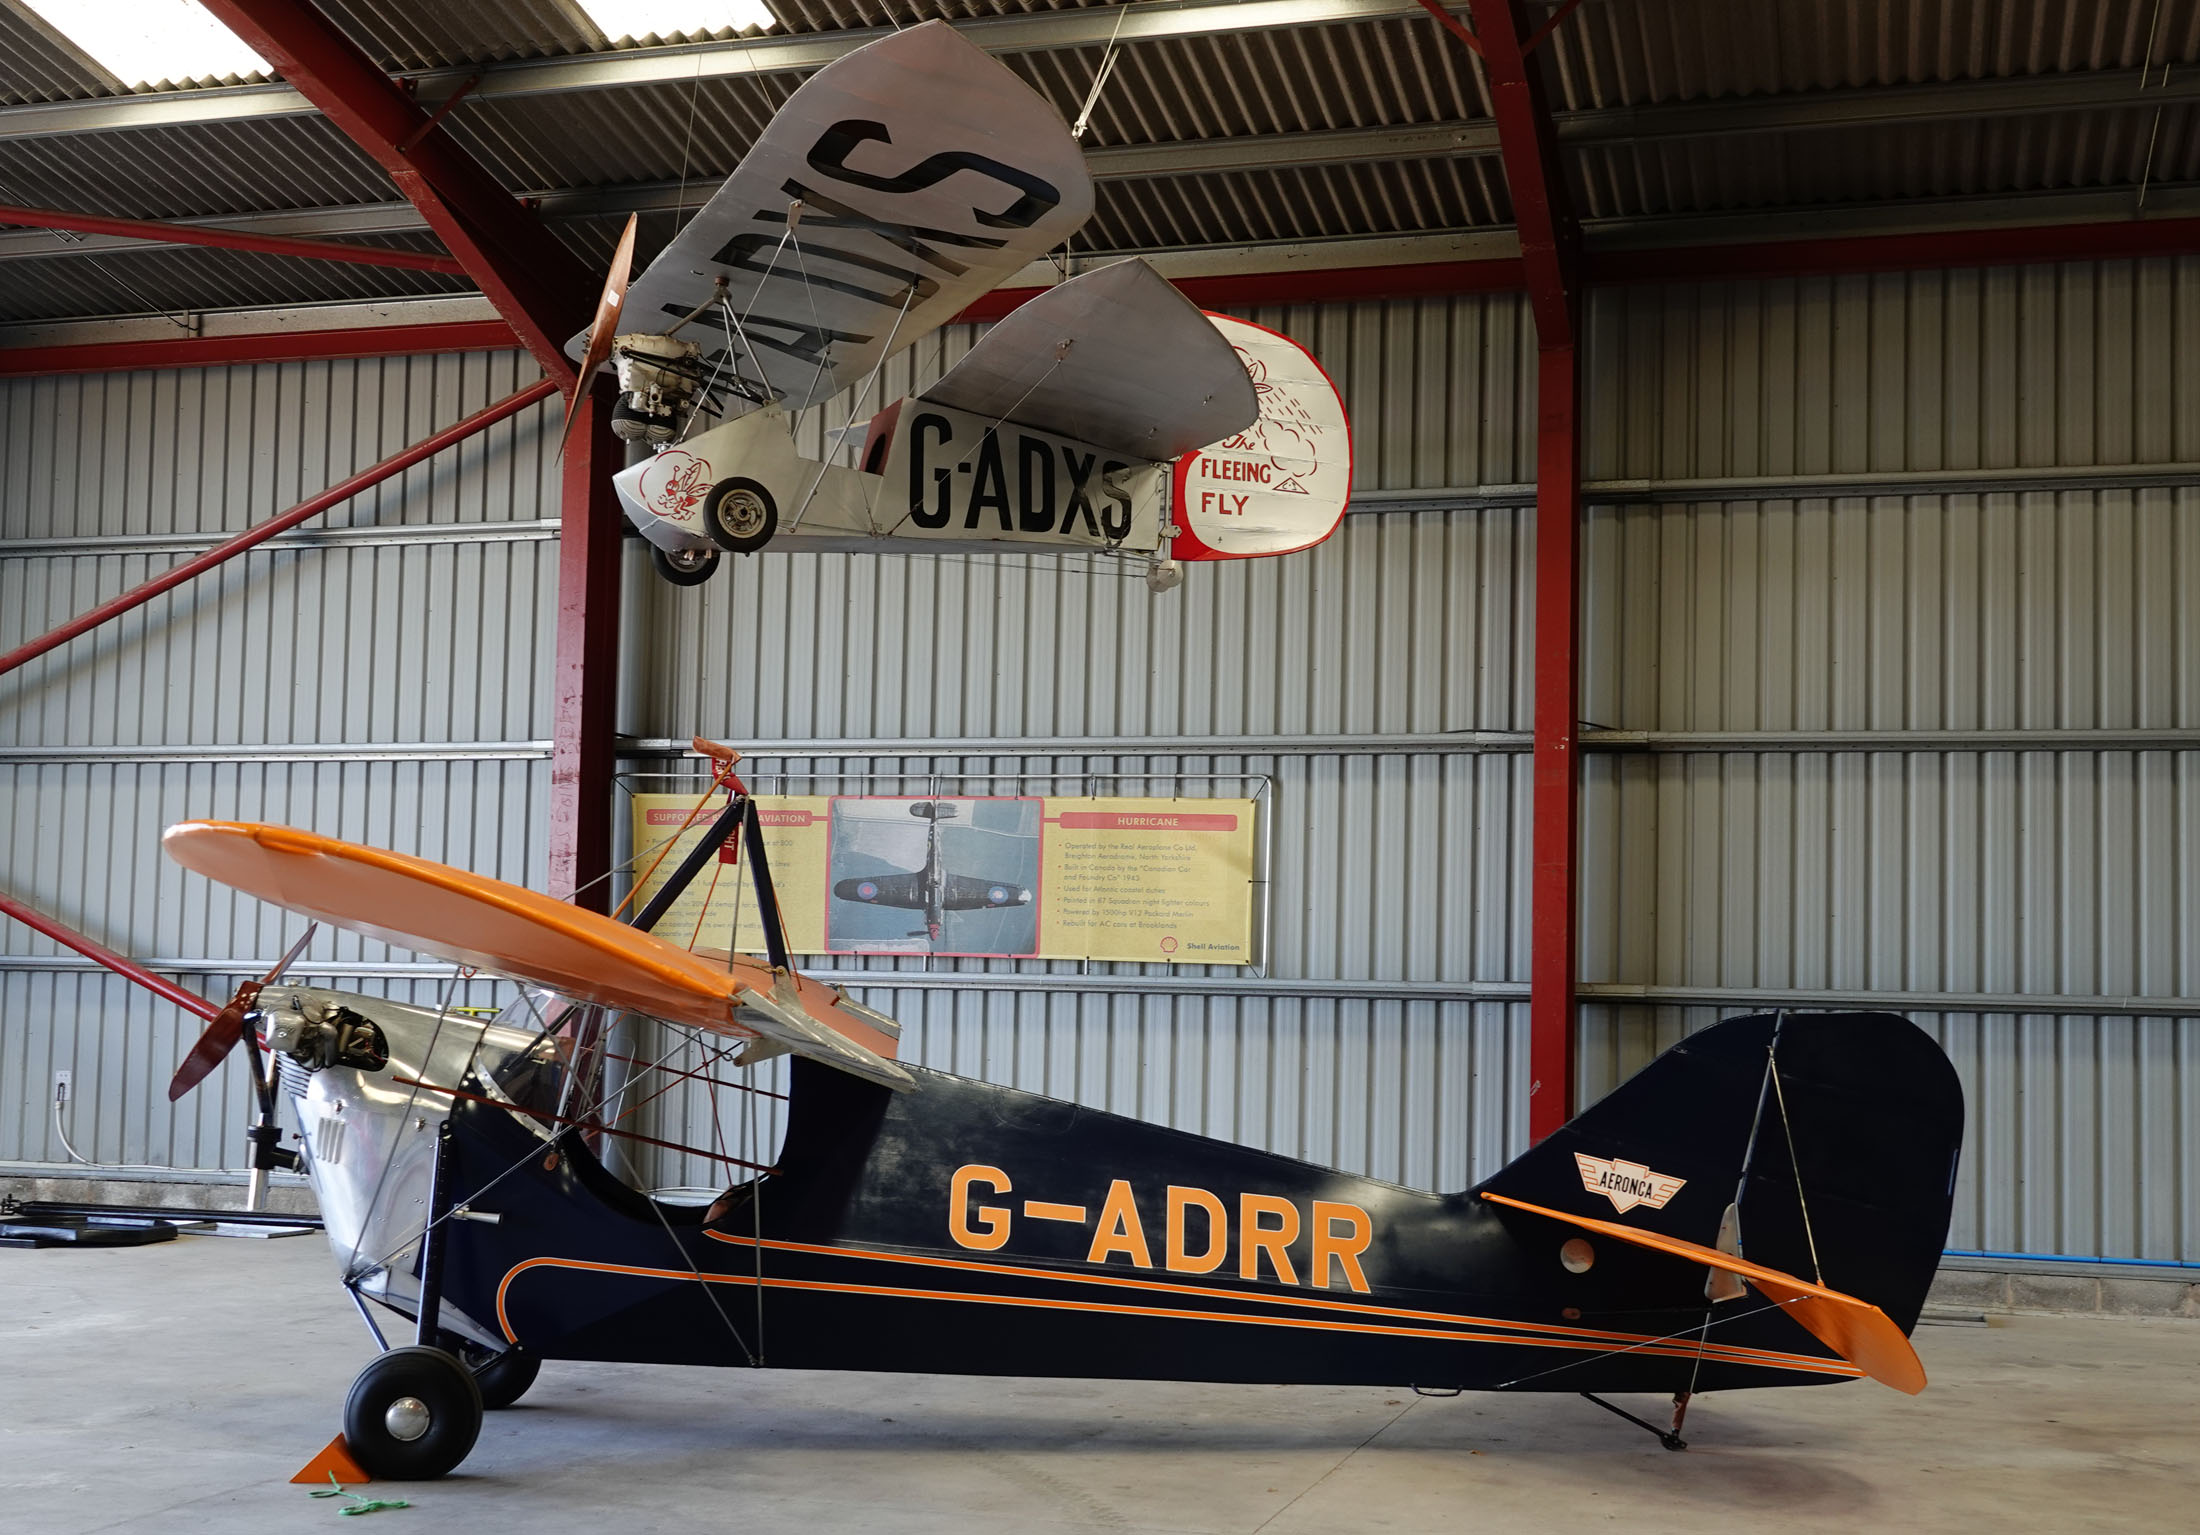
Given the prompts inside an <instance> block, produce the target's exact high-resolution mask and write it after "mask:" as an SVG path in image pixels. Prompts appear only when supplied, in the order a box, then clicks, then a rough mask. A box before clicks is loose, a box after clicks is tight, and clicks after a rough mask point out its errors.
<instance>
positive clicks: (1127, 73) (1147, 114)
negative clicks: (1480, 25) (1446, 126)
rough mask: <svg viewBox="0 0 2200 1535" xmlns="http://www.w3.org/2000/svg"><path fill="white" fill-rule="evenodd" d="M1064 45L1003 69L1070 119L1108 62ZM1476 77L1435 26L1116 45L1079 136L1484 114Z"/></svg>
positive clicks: (1210, 132)
mask: <svg viewBox="0 0 2200 1535" xmlns="http://www.w3.org/2000/svg"><path fill="white" fill-rule="evenodd" d="M1106 51H1107V50H1106V49H1104V48H1062V49H1056V50H1051V51H1049V52H1046V53H1022V54H1013V55H1009V56H1007V57H1005V58H1003V59H1002V62H1003V63H1004V64H1006V65H1008V67H1009V68H1011V69H1013V70H1015V71H1016V73H1017V74H1019V75H1021V76H1022V77H1023V78H1024V79H1025V81H1026V82H1028V83H1029V84H1030V85H1031V86H1032V87H1033V88H1034V89H1036V90H1037V91H1038V92H1039V93H1040V94H1041V95H1043V96H1045V97H1046V98H1047V99H1048V100H1049V101H1051V102H1053V103H1054V106H1055V108H1056V110H1058V111H1059V112H1060V113H1061V114H1062V117H1063V120H1064V121H1067V122H1075V121H1076V119H1077V114H1078V112H1079V111H1080V110H1081V109H1082V107H1083V105H1084V101H1085V97H1086V96H1087V95H1088V94H1089V93H1090V92H1091V90H1092V82H1093V79H1094V77H1095V76H1096V75H1097V74H1098V72H1099V69H1100V62H1101V60H1102V58H1104V57H1105V55H1106ZM1488 115H1489V108H1488V103H1487V98H1486V95H1485V92H1484V90H1483V86H1482V79H1481V74H1480V71H1479V70H1478V69H1476V68H1474V67H1473V61H1472V60H1471V59H1470V58H1469V57H1468V56H1467V54H1466V52H1465V50H1464V49H1462V48H1460V47H1459V46H1458V44H1457V43H1455V42H1453V41H1452V39H1450V38H1449V37H1446V36H1444V35H1443V33H1442V32H1441V31H1439V30H1438V28H1437V26H1436V23H1435V22H1434V21H1433V20H1420V19H1410V18H1409V19H1405V20H1393V21H1378V22H1364V23H1360V24H1357V25H1352V26H1328V27H1301V28H1289V29H1286V28H1276V29H1271V30H1267V31H1259V32H1237V33H1227V34H1220V35H1216V36H1212V37H1183V38H1172V39H1170V40H1168V41H1165V42H1150V43H1138V44H1134V45H1129V46H1126V47H1125V48H1124V49H1123V50H1122V53H1121V56H1120V57H1119V58H1118V59H1117V61H1116V66H1115V71H1114V73H1113V74H1112V75H1110V76H1109V78H1108V81H1107V84H1106V85H1105V86H1104V87H1103V88H1102V90H1101V92H1100V98H1099V100H1098V101H1097V102H1095V103H1094V106H1093V114H1092V126H1091V129H1090V134H1089V141H1090V142H1091V143H1094V144H1156V143H1169V142H1175V141H1181V140H1186V139H1214V138H1229V137H1235V136H1237V135H1240V134H1247V133H1295V132H1306V131H1313V130H1319V129H1325V128H1377V127H1385V126H1389V125H1393V124H1406V123H1435V122H1458V121H1461V120H1463V119H1467V118H1479V117H1487V116H1488Z"/></svg>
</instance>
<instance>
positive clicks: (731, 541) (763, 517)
mask: <svg viewBox="0 0 2200 1535" xmlns="http://www.w3.org/2000/svg"><path fill="white" fill-rule="evenodd" d="M703 531H704V532H706V533H708V534H709V535H710V536H711V537H712V539H714V540H715V541H716V542H717V544H718V547H719V548H721V549H730V550H732V551H733V552H734V553H735V554H754V553H756V551H757V550H759V549H761V548H763V547H764V546H765V545H766V544H768V543H770V542H771V541H772V535H773V534H774V533H776V532H778V531H779V508H778V506H777V505H776V504H775V503H774V502H773V501H772V493H771V492H770V491H768V490H766V489H765V488H764V487H763V486H761V485H759V484H757V483H756V481H754V480H720V481H719V482H718V483H717V484H715V485H713V486H712V487H711V488H710V496H709V499H707V500H705V501H704V502H703Z"/></svg>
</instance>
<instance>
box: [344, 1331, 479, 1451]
mask: <svg viewBox="0 0 2200 1535" xmlns="http://www.w3.org/2000/svg"><path fill="white" fill-rule="evenodd" d="M480 1434H481V1388H480V1387H479V1386H477V1385H476V1384H474V1374H473V1371H471V1370H469V1369H467V1368H466V1366H465V1365H463V1364H462V1363H460V1362H459V1361H458V1359H457V1358H455V1357H454V1356H452V1355H450V1354H446V1353H445V1352H443V1350H441V1349H439V1348H421V1347H418V1346H415V1347H411V1348H393V1349H391V1350H390V1351H389V1352H388V1353H386V1354H379V1355H377V1356H376V1357H374V1358H373V1359H370V1360H369V1361H367V1367H366V1368H365V1369H364V1370H361V1371H360V1372H359V1378H358V1379H357V1380H355V1381H353V1382H352V1383H351V1395H350V1396H348V1397H346V1398H345V1399H344V1443H345V1445H346V1447H347V1448H349V1449H350V1451H351V1453H352V1455H353V1456H354V1457H356V1458H357V1459H358V1462H359V1464H360V1465H361V1466H363V1467H364V1468H365V1469H366V1471H367V1474H368V1475H369V1476H372V1477H374V1478H376V1479H377V1480H380V1481H390V1482H425V1481H432V1480H433V1479H434V1478H436V1477H439V1476H447V1475H449V1474H450V1473H451V1472H452V1471H453V1470H455V1469H457V1466H458V1463H459V1462H460V1461H462V1460H464V1459H465V1458H466V1456H467V1453H468V1452H469V1451H471V1450H472V1449H473V1447H474V1440H475V1439H476V1438H478V1437H479V1436H480Z"/></svg>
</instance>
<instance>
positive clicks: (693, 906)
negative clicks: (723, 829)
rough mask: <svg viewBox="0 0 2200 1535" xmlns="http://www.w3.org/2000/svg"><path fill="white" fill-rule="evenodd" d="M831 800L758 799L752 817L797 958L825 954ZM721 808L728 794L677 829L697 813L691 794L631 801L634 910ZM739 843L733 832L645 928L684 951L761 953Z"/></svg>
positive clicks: (789, 944) (751, 890)
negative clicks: (635, 882) (760, 833)
mask: <svg viewBox="0 0 2200 1535" xmlns="http://www.w3.org/2000/svg"><path fill="white" fill-rule="evenodd" d="M832 803H833V802H832V801H831V800H830V799H828V798H826V797H825V796H824V795H800V796H796V795H779V796H769V797H767V796H764V795H758V796H757V800H756V811H757V818H758V819H759V820H761V821H762V822H763V823H764V856H765V857H766V858H768V859H770V860H771V866H772V885H773V887H774V888H775V889H776V890H777V891H778V892H779V911H780V920H781V921H782V922H784V923H785V924H786V927H787V947H788V948H790V949H792V950H794V951H795V952H796V953H798V954H822V953H823V952H825V884H824V880H825V842H826V836H827V816H828V814H829V812H830V810H831V808H832ZM725 808H726V798H725V796H724V795H722V794H714V795H712V796H711V797H710V801H709V803H707V804H706V805H705V806H704V807H703V809H702V810H701V812H700V813H697V814H696V815H695V817H694V821H693V824H692V825H689V826H688V828H687V830H685V831H682V830H681V829H680V828H681V825H682V823H684V822H686V821H688V818H689V812H691V811H694V809H695V796H694V795H692V794H637V795H635V796H634V868H635V870H636V872H637V874H639V875H640V876H641V878H640V879H639V881H638V884H639V888H638V889H637V890H636V891H635V894H634V903H633V906H632V908H631V909H632V910H634V911H640V910H641V909H642V908H643V907H644V906H646V905H648V904H649V901H650V898H651V897H652V896H654V895H656V893H657V892H658V891H659V890H661V889H663V888H664V886H665V884H666V882H667V881H668V880H670V879H671V878H672V873H673V871H674V870H675V869H677V868H679V867H680V861H681V860H682V859H683V858H685V857H687V855H688V853H689V852H690V851H691V850H693V848H694V847H695V845H696V844H697V843H698V842H701V841H702V840H703V833H704V832H706V831H708V830H709V829H710V824H711V822H713V821H715V820H717V819H718V815H719V812H720V811H722V810H724V809H725ZM740 846H741V836H740V833H738V832H736V833H735V834H734V835H733V836H732V837H730V838H728V839H727V840H726V845H725V846H724V847H722V848H720V849H719V850H718V856H717V859H716V861H715V862H713V863H712V864H709V865H707V866H705V868H704V869H703V872H702V873H701V874H699V875H697V876H696V877H695V883H693V884H692V885H690V886H688V888H687V890H686V892H685V893H683V894H682V895H681V897H680V898H679V899H678V900H677V901H674V902H673V903H672V908H671V910H669V911H667V912H666V913H665V914H664V915H663V916H662V917H660V918H658V919H657V925H656V926H655V927H653V928H651V929H650V931H651V932H653V933H655V934H656V935H657V936H658V937H659V938H662V939H665V940H666V941H667V942H669V943H676V944H678V945H679V946H680V947H681V948H683V949H726V948H732V949H737V950H739V951H740V952H741V953H743V954H761V953H763V952H764V927H763V924H762V923H761V922H759V921H758V920H757V916H756V889H755V887H754V886H753V885H752V884H750V882H749V871H748V866H747V864H746V862H745V861H744V862H741V863H738V864H737V863H736V862H735V855H736V854H737V852H738V851H739V849H740ZM660 854H662V855H663V856H662V857H659V855H660ZM736 918H738V926H737V925H736Z"/></svg>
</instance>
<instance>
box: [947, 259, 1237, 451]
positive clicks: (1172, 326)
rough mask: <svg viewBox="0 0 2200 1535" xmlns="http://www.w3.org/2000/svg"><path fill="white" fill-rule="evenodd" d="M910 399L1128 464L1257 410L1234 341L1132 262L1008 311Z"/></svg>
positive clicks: (1194, 443)
mask: <svg viewBox="0 0 2200 1535" xmlns="http://www.w3.org/2000/svg"><path fill="white" fill-rule="evenodd" d="M919 398H920V399H925V400H934V401H937V402H938V403H940V404H942V405H945V406H948V407H950V408H952V409H955V410H964V411H968V412H970V413H971V414H972V415H976V416H990V417H992V418H994V419H996V420H1003V419H1005V420H1008V421H1011V422H1015V423H1017V424H1018V425H1022V426H1028V427H1033V428H1036V429H1037V430H1039V431H1042V432H1051V433H1053V434H1054V435H1055V436H1057V437H1068V438H1070V439H1072V440H1074V441H1077V442H1084V443H1090V444H1091V445H1092V446H1094V447H1096V448H1101V449H1104V450H1106V451H1107V452H1110V453H1118V454H1121V455H1122V456H1123V457H1125V458H1127V459H1132V460H1138V459H1146V460H1153V461H1159V460H1164V459H1173V458H1176V457H1179V456H1180V455H1182V454H1185V453H1189V452H1191V451H1192V450H1193V449H1194V448H1203V447H1205V446H1207V444H1209V443H1211V442H1220V441H1221V440H1222V439H1223V438H1225V437H1232V436H1235V435H1236V434H1237V433H1239V432H1242V431H1244V430H1245V428H1247V427H1249V426H1251V425H1252V424H1253V422H1254V421H1255V420H1257V419H1258V418H1259V416H1260V403H1259V400H1258V399H1257V397H1256V396H1255V394H1254V390H1253V381H1252V379H1251V377H1250V376H1249V375H1248V374H1247V373H1246V371H1245V364H1244V363H1243V362H1241V361H1240V360H1239V359H1238V355H1237V349H1236V348H1235V347H1233V346H1231V345H1230V343H1229V341H1228V340H1227V339H1226V338H1225V337H1224V336H1223V334H1222V333H1221V332H1220V331H1218V330H1217V329H1215V326H1214V322H1213V321H1211V320H1209V319H1208V318H1207V316H1206V315H1204V314H1203V313H1201V312H1200V309H1199V306H1198V305H1196V304H1194V303H1193V302H1192V301H1191V300H1190V299H1188V298H1186V297H1185V296H1184V295H1183V294H1181V293H1179V292H1177V291H1176V289H1175V288H1174V287H1172V286H1170V284H1169V281H1168V279H1167V278H1165V277H1163V276H1162V275H1161V274H1160V273H1159V272H1156V271H1155V270H1154V269H1153V268H1152V267H1150V266H1148V265H1147V264H1146V263H1145V262H1143V261H1140V260H1137V259H1135V258H1134V259H1132V260H1129V261H1118V262H1116V263H1115V264H1114V265H1112V266H1104V267H1101V268H1099V269H1098V270H1096V271H1091V272H1087V273H1085V274H1083V275H1082V276H1079V277H1072V278H1071V279H1070V280H1069V281H1068V282H1065V283H1060V284H1058V285H1056V286H1055V287H1052V288H1049V289H1047V291H1046V292H1044V293H1042V294H1040V295H1039V296H1038V297H1037V298H1035V299H1033V300H1031V301H1030V302H1029V303H1027V304H1025V305H1023V306H1022V307H1021V308H1018V309H1016V310H1015V311H1013V312H1012V313H1011V314H1009V316H1008V317H1007V318H1006V319H1004V320H1002V321H1001V322H1000V323H999V324H998V325H995V326H994V327H993V328H992V329H991V330H989V331H987V332H986V333H985V334H984V335H983V336H981V337H979V338H978V343H977V345H975V346H973V347H972V348H971V349H970V350H969V352H967V353H966V354H964V356H963V358H962V360H961V361H959V362H957V363H956V364H955V365H954V366H953V367H952V368H949V369H948V370H947V372H946V374H945V375H943V376H942V377H941V379H940V381H939V382H938V383H936V384H934V385H932V386H931V387H930V388H928V389H926V390H925V391H924V393H923V394H922V395H921V396H919Z"/></svg>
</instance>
